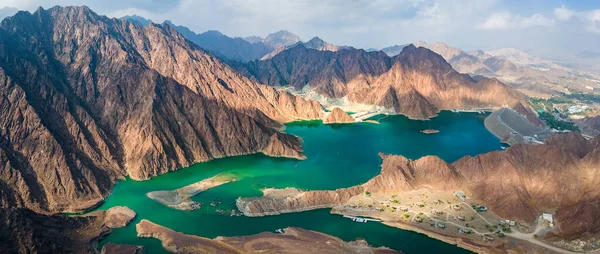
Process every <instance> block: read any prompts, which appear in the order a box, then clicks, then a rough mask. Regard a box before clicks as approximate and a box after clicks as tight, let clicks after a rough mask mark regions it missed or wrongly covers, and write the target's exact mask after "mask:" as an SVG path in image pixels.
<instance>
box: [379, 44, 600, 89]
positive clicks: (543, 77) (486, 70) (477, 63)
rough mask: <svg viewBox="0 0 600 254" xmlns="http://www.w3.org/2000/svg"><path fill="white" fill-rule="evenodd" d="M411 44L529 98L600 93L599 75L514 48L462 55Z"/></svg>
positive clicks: (388, 51) (440, 47) (444, 47)
mask: <svg viewBox="0 0 600 254" xmlns="http://www.w3.org/2000/svg"><path fill="white" fill-rule="evenodd" d="M414 45H415V46H421V47H425V48H428V49H431V50H432V51H434V52H436V53H438V54H440V55H441V56H442V57H444V59H446V61H448V63H450V64H451V65H452V67H453V68H454V69H455V70H457V71H458V72H460V73H466V74H470V75H471V76H484V77H495V78H498V79H500V80H501V81H502V82H505V83H507V84H509V85H510V86H512V87H516V88H518V89H519V90H520V91H522V92H524V93H525V94H527V95H530V96H548V95H551V94H555V93H557V92H565V89H567V88H569V89H573V90H578V91H582V92H589V91H590V88H592V89H599V90H600V76H596V75H594V74H591V73H588V72H585V71H580V70H576V69H573V68H570V67H568V66H565V65H563V64H561V63H556V62H554V61H551V60H547V59H543V58H540V57H535V56H531V55H529V54H527V53H525V52H523V51H520V50H518V49H514V48H502V49H497V50H491V51H482V50H474V51H469V52H465V51H463V50H461V49H458V48H454V47H451V46H449V45H447V44H445V43H441V42H438V43H426V42H422V41H418V42H416V43H414ZM405 46H406V45H394V46H391V47H387V48H383V49H382V51H383V52H385V53H386V54H388V55H389V56H395V55H397V54H399V52H401V50H402V48H404V47H405Z"/></svg>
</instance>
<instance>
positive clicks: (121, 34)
mask: <svg viewBox="0 0 600 254" xmlns="http://www.w3.org/2000/svg"><path fill="white" fill-rule="evenodd" d="M31 38H34V39H31ZM0 44H1V45H2V50H1V51H0V67H1V68H0V77H1V78H0V100H2V103H0V112H2V115H3V116H5V117H3V118H2V119H0V126H1V127H2V128H1V129H0V138H1V140H0V161H1V162H2V163H0V165H2V167H3V168H2V170H1V171H0V172H1V173H0V190H1V191H0V195H1V196H2V201H0V205H1V206H2V207H27V208H30V209H32V210H34V211H36V212H41V213H55V212H77V211H82V210H85V209H88V208H90V207H93V206H94V205H96V204H97V203H98V202H101V201H102V200H103V199H104V198H105V197H106V196H107V195H108V193H109V192H110V191H111V189H112V186H113V184H114V183H115V182H116V181H118V180H119V179H123V178H124V177H125V176H129V177H131V178H132V179H137V180H142V179H148V178H150V177H153V176H156V175H160V174H163V173H166V172H169V171H172V170H176V169H178V168H182V167H186V166H189V165H191V164H192V163H195V162H201V161H206V160H210V159H214V158H220V157H225V156H232V155H241V154H249V153H257V152H263V153H265V154H268V155H272V156H290V157H294V158H298V159H302V158H303V155H302V150H301V140H300V139H298V138H297V137H294V136H291V135H288V134H283V133H280V132H279V130H280V129H281V128H282V125H281V123H282V122H287V121H292V120H294V119H320V118H321V114H322V110H321V106H320V105H319V104H318V103H316V102H310V101H307V100H304V99H302V98H299V97H296V96H293V95H291V94H288V93H285V92H277V91H275V90H274V89H273V88H270V87H267V86H264V85H260V84H256V83H254V82H251V81H250V80H248V79H246V78H244V77H243V76H241V75H239V74H237V73H236V72H235V71H233V69H231V68H230V67H228V66H227V65H226V64H224V63H222V62H221V61H220V60H218V59H217V58H216V57H214V56H212V55H211V54H208V53H207V52H206V51H204V50H202V49H200V48H199V47H197V46H196V45H194V44H191V43H189V41H187V40H186V39H184V38H183V36H181V35H180V34H178V33H177V32H176V31H175V30H174V29H173V28H172V27H170V26H163V25H158V24H153V23H151V24H149V25H147V26H145V27H141V26H139V25H137V24H133V23H130V22H128V21H121V20H118V19H109V18H107V17H105V16H99V15H97V14H95V13H94V12H93V11H91V10H90V9H89V8H87V7H53V8H50V9H48V10H44V9H41V8H40V9H38V10H37V11H36V12H35V13H28V12H20V13H19V14H17V15H15V16H13V17H11V18H7V19H5V20H4V21H3V22H2V25H1V26H0ZM209 70H210V71H209Z"/></svg>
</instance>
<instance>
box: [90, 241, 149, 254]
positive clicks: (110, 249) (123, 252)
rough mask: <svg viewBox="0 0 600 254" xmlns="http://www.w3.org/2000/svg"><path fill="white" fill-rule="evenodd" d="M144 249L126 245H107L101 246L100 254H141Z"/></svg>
mask: <svg viewBox="0 0 600 254" xmlns="http://www.w3.org/2000/svg"><path fill="white" fill-rule="evenodd" d="M143 253H144V247H142V246H135V245H127V244H114V243H107V244H105V245H104V246H102V250H101V251H100V254H143Z"/></svg>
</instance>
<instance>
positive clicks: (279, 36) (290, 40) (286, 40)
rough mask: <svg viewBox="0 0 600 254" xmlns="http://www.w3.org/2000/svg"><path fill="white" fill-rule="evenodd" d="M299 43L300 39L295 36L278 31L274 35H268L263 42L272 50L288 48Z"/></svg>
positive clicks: (284, 31) (285, 31) (287, 32)
mask: <svg viewBox="0 0 600 254" xmlns="http://www.w3.org/2000/svg"><path fill="white" fill-rule="evenodd" d="M299 41H300V37H298V36H297V35H295V34H293V33H291V32H289V31H287V30H279V31H277V32H275V33H272V34H269V35H268V36H267V37H266V38H265V39H264V41H263V42H264V43H265V44H267V45H269V46H270V47H272V48H278V47H281V46H289V45H292V44H294V43H297V42H299Z"/></svg>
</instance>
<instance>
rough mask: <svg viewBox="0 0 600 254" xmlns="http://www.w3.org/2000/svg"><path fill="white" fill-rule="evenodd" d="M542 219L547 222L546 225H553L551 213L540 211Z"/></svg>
mask: <svg viewBox="0 0 600 254" xmlns="http://www.w3.org/2000/svg"><path fill="white" fill-rule="evenodd" d="M542 220H544V221H545V222H548V225H549V226H550V227H554V219H553V218H552V214H551V213H542Z"/></svg>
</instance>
